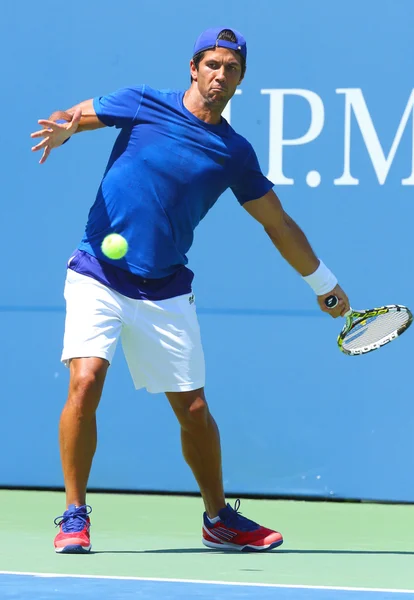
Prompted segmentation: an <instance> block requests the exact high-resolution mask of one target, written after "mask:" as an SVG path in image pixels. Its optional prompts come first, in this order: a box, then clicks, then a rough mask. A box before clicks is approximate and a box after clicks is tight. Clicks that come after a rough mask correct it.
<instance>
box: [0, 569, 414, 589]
mask: <svg viewBox="0 0 414 600" xmlns="http://www.w3.org/2000/svg"><path fill="white" fill-rule="evenodd" d="M0 575H20V576H25V577H28V576H29V577H44V578H55V577H59V578H62V579H65V578H72V579H113V580H117V581H153V582H157V583H158V582H164V583H195V584H200V585H230V586H238V587H260V588H262V587H263V588H285V589H295V590H337V591H343V592H374V593H378V592H382V593H387V592H388V593H389V594H414V590H400V589H387V588H364V587H343V586H335V585H296V584H292V585H290V584H287V583H249V582H247V583H243V582H241V581H208V580H204V579H170V578H168V577H165V578H164V577H122V576H118V575H75V574H64V573H27V572H22V571H0Z"/></svg>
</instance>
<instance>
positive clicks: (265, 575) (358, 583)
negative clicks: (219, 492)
mask: <svg viewBox="0 0 414 600" xmlns="http://www.w3.org/2000/svg"><path fill="white" fill-rule="evenodd" d="M229 501H230V502H231V503H233V500H229ZM88 502H89V503H90V504H91V506H92V507H93V513H92V515H91V517H92V530H91V531H92V544H93V549H92V553H91V554H90V555H81V556H79V555H73V556H71V555H57V554H55V553H54V551H53V537H54V535H55V531H56V530H55V528H54V525H53V518H54V517H56V516H58V515H59V514H61V513H62V512H63V510H64V495H63V494H61V493H55V492H22V491H6V490H3V491H1V490H0V509H1V510H0V522H1V523H0V536H1V542H2V543H1V544H0V598H1V600H9V599H13V600H28V599H29V598H30V599H31V600H32V599H35V600H51V599H52V598H53V599H54V600H60V599H62V600H66V598H74V597H75V598H81V599H82V600H106V599H112V598H114V599H119V600H123V599H129V598H139V599H149V600H150V599H151V600H152V599H155V598H157V599H158V598H160V599H169V598H171V599H172V600H178V599H179V598H180V599H183V600H187V599H197V598H200V599H203V598H210V599H216V598H217V599H223V600H227V599H228V600H236V599H239V598H240V599H246V600H250V599H253V598H254V599H257V600H267V599H270V598H275V599H278V600H331V599H333V598H335V599H338V600H391V599H393V600H402V599H404V598H410V599H412V600H414V506H394V505H378V504H359V503H357V504H353V503H324V502H304V501H297V502H293V501H268V500H242V504H241V511H242V512H243V514H245V515H246V516H248V517H250V518H253V519H255V520H258V521H260V522H262V523H264V524H266V525H268V526H269V527H275V528H277V529H279V530H281V531H282V533H283V534H284V538H285V543H284V544H283V546H281V547H280V548H279V549H276V550H274V551H273V552H271V553H265V554H245V553H238V552H237V553H230V554H228V553H223V552H220V551H214V550H208V549H207V548H204V546H203V545H202V544H201V513H202V504H201V500H200V499H198V498H184V497H168V496H145V495H142V496H139V495H122V494H119V495H118V494H117V495H109V494H90V495H89V497H88Z"/></svg>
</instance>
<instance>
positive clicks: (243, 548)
mask: <svg viewBox="0 0 414 600" xmlns="http://www.w3.org/2000/svg"><path fill="white" fill-rule="evenodd" d="M202 542H203V544H204V546H207V548H219V549H221V550H238V551H239V552H265V551H266V550H273V548H277V547H278V546H281V545H282V544H283V540H278V541H277V542H273V544H267V545H266V546H251V545H249V544H246V545H245V546H241V545H240V544H229V543H228V544H217V543H216V542H210V541H209V540H205V539H204V538H203V539H202Z"/></svg>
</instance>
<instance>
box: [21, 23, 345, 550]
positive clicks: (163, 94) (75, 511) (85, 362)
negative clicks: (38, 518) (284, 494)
mask: <svg viewBox="0 0 414 600" xmlns="http://www.w3.org/2000/svg"><path fill="white" fill-rule="evenodd" d="M246 54H247V50H246V42H245V40H244V38H243V36H242V35H241V34H240V33H239V32H237V31H235V30H231V29H223V28H216V29H209V30H207V31H205V32H204V33H202V34H201V35H200V37H199V38H198V39H197V41H196V43H195V47H194V52H193V58H192V60H191V62H190V72H191V86H190V88H189V89H188V90H187V91H186V92H185V93H184V92H172V91H157V90H153V89H151V88H149V87H147V86H145V85H143V86H138V87H132V88H125V89H121V90H118V91H117V92H115V93H114V94H110V95H108V96H104V97H98V98H95V99H93V100H87V101H84V102H81V103H80V104H78V105H76V106H74V107H73V108H71V109H69V110H67V111H66V112H57V113H54V114H53V115H52V116H51V117H50V119H49V120H40V121H39V124H41V125H42V126H43V127H44V128H43V129H42V130H41V131H37V132H35V133H33V134H32V137H33V138H37V137H41V138H43V140H42V141H41V142H40V143H38V144H37V145H36V146H34V147H33V148H32V149H33V150H34V151H38V150H43V155H42V158H41V159H40V163H44V162H45V161H46V159H47V158H48V156H49V154H50V152H51V150H52V149H53V148H57V147H58V146H60V145H62V144H63V143H65V142H66V141H67V140H68V139H69V138H70V137H71V136H72V135H73V134H74V133H76V132H80V131H86V130H93V129H98V128H100V127H105V126H109V127H111V126H115V127H117V128H119V129H120V130H121V131H120V134H119V136H118V138H117V140H116V142H115V145H114V148H113V150H112V154H111V156H110V159H109V163H108V165H107V168H106V171H105V174H104V177H103V179H102V182H101V185H100V187H99V190H98V193H97V197H96V200H95V203H94V205H93V206H92V208H91V210H90V213H89V217H88V222H87V225H86V230H85V234H84V236H83V239H82V241H81V243H80V245H79V247H78V249H77V251H76V252H75V254H74V256H72V258H71V259H70V261H69V264H68V267H69V268H68V271H67V279H66V284H65V298H66V306H67V312H66V324H65V336H64V347H63V353H62V361H63V362H64V363H65V364H66V365H67V366H68V367H69V369H70V382H69V395H68V399H67V402H66V405H65V407H64V409H63V412H62V416H61V420H60V429H59V431H60V451H61V460H62V468H63V474H64V481H65V489H66V500H67V510H66V511H65V512H64V514H63V515H62V516H61V517H59V518H58V519H56V520H55V522H56V524H58V525H60V531H59V533H58V535H57V536H56V538H55V549H56V551H57V552H63V553H71V552H87V551H89V550H90V548H91V542H90V535H89V527H90V521H89V516H88V514H89V513H90V511H91V508H90V507H89V506H88V505H87V504H86V488H87V482H88V477H89V473H90V469H91V465H92V459H93V456H94V453H95V450H96V419H95V412H96V409H97V406H98V404H99V401H100V398H101V393H102V388H103V385H104V381H105V377H106V373H107V369H108V367H109V365H110V363H111V361H112V358H113V354H114V351H115V346H116V343H117V341H118V339H119V337H121V339H122V345H123V349H124V352H125V355H126V359H127V362H128V365H129V369H130V372H131V375H132V378H133V380H134V383H135V386H136V388H137V389H139V388H141V387H146V388H147V390H148V391H150V392H152V393H159V392H164V393H165V394H166V396H167V398H168V400H169V402H170V404H171V406H172V408H173V411H174V413H175V414H176V416H177V418H178V421H179V423H180V426H181V440H182V449H183V455H184V458H185V460H186V461H187V463H188V465H189V466H190V468H191V469H192V472H193V474H194V477H195V479H196V481H197V483H198V485H199V488H200V492H201V495H202V498H203V501H204V505H205V513H204V516H203V538H202V541H203V543H204V544H205V545H206V546H208V547H213V548H221V549H239V550H255V551H260V550H269V549H272V548H275V547H277V546H279V545H280V544H281V543H282V542H283V538H282V536H281V534H280V533H278V532H277V531H273V530H271V529H267V528H265V527H262V526H260V525H258V524H257V523H255V522H253V521H250V520H249V519H247V518H245V517H243V516H241V514H240V513H239V512H238V504H237V503H236V506H235V509H233V508H231V507H230V505H229V504H227V505H226V502H225V496H224V491H223V482H222V469H221V453H220V439H219V432H218V429H217V426H216V423H215V421H214V419H213V417H212V416H211V414H210V412H209V409H208V405H207V402H206V398H205V395H204V379H205V374H204V357H203V351H202V346H201V340H200V333H199V327H198V322H197V316H196V311H195V305H194V298H193V295H192V288H191V282H192V279H193V273H192V272H191V271H190V270H189V269H188V268H187V267H186V264H187V258H186V253H187V251H188V250H189V248H190V246H191V244H192V242H193V232H194V229H195V227H196V226H197V224H198V223H199V222H200V220H201V219H202V218H203V217H204V216H205V215H206V213H207V212H208V210H209V209H210V208H211V207H212V206H213V204H214V203H215V202H216V200H217V199H218V198H219V196H220V195H221V194H222V193H223V192H224V191H225V190H226V189H228V188H231V189H232V191H233V192H234V194H235V196H236V198H237V200H238V201H239V203H240V204H241V205H242V206H243V208H245V209H246V210H247V212H248V213H249V214H250V215H251V216H252V217H253V218H254V219H256V220H257V221H259V223H261V224H262V225H263V227H264V229H265V231H266V233H267V234H268V235H269V237H270V238H271V240H272V242H273V243H274V245H275V246H276V248H277V249H278V250H279V252H280V253H281V254H282V256H283V257H284V258H285V259H286V260H287V261H288V262H289V263H290V264H291V266H292V267H293V268H294V269H296V271H298V273H299V274H300V275H301V276H302V277H304V278H305V281H306V282H307V283H309V284H310V285H311V286H312V288H313V289H314V290H315V293H316V295H317V299H318V303H319V306H320V308H321V309H322V310H323V311H325V312H327V311H328V309H327V308H326V306H325V304H324V300H325V298H326V297H327V296H329V295H330V294H335V295H336V296H337V297H338V298H339V303H338V305H337V306H336V307H335V308H333V309H332V310H330V314H331V315H332V316H333V317H338V316H339V315H343V314H344V313H345V312H346V311H347V310H348V308H349V303H348V299H347V297H346V295H345V294H344V292H343V291H342V289H341V288H340V287H339V286H338V285H337V280H336V279H335V277H334V275H333V274H332V273H331V272H330V271H329V269H328V268H327V267H326V266H325V265H324V264H323V263H322V262H321V261H320V260H319V259H318V258H317V257H316V255H315V254H314V252H313V250H312V248H311V247H310V245H309V243H308V241H307V239H306V237H305V235H304V234H303V232H302V231H301V230H300V229H299V227H298V226H297V225H296V223H295V222H294V221H293V220H292V219H291V218H290V217H289V216H288V215H287V214H286V213H285V212H284V210H283V208H282V206H281V204H280V201H279V200H278V198H277V196H276V194H275V193H274V191H273V189H272V188H273V184H272V183H271V182H270V181H269V180H268V179H267V178H266V177H264V175H263V174H262V173H261V170H260V167H259V164H258V161H257V158H256V155H255V153H254V150H253V148H252V147H251V145H250V144H249V143H248V142H247V141H246V140H245V139H244V138H242V137H241V136H239V135H238V134H236V133H235V131H234V130H233V129H232V128H231V127H230V125H229V124H228V123H227V122H226V121H225V120H224V119H223V118H222V116H221V114H222V112H223V110H224V108H225V106H226V104H227V103H228V101H229V100H230V99H231V97H232V96H233V94H234V92H235V90H236V88H237V86H238V85H239V84H240V82H241V81H242V79H243V77H244V73H245V69H246ZM114 232H115V233H118V234H121V235H122V236H124V237H125V238H126V240H127V241H128V244H129V249H128V253H127V254H126V256H125V257H124V258H123V259H121V260H118V261H114V260H110V259H109V258H107V257H106V256H105V255H104V254H103V253H102V249H101V244H102V240H103V239H104V238H105V236H106V235H108V234H109V233H114Z"/></svg>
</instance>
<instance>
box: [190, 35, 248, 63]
mask: <svg viewBox="0 0 414 600" xmlns="http://www.w3.org/2000/svg"><path fill="white" fill-rule="evenodd" d="M225 29H229V30H230V31H232V32H233V33H234V35H235V36H236V38H237V42H229V41H228V40H218V39H217V38H218V36H219V35H220V33H221V32H222V31H224V30H225ZM216 46H219V47H221V48H230V50H234V51H235V52H239V53H240V54H241V55H242V56H243V58H244V59H245V60H246V57H247V46H246V40H245V39H244V37H243V36H242V34H241V33H240V32H239V31H236V30H235V29H232V28H231V27H213V28H212V29H206V31H203V33H202V34H201V35H200V36H199V37H198V38H197V41H196V43H195V44H194V51H193V56H195V55H196V54H198V53H199V52H204V50H214V48H215V47H216Z"/></svg>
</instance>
